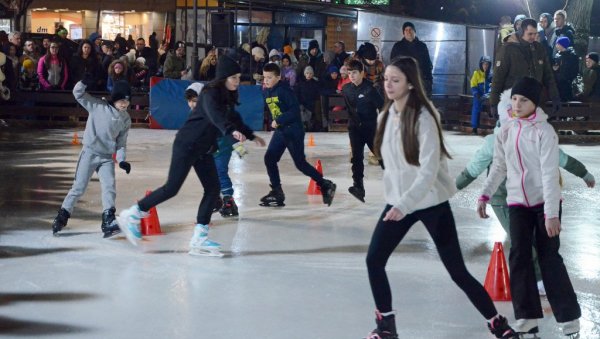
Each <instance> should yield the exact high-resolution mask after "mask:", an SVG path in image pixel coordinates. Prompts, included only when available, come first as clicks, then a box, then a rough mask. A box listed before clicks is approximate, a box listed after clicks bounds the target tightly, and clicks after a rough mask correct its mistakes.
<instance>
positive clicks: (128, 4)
mask: <svg viewBox="0 0 600 339" xmlns="http://www.w3.org/2000/svg"><path fill="white" fill-rule="evenodd" d="M29 8H30V9H36V8H46V9H48V10H56V9H67V10H74V11H83V10H88V11H97V10H98V9H100V10H103V11H136V12H175V8H176V2H175V1H174V0H136V1H122V0H95V1H81V0H34V1H33V3H32V4H31V6H29Z"/></svg>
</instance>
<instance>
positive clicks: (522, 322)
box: [512, 319, 539, 339]
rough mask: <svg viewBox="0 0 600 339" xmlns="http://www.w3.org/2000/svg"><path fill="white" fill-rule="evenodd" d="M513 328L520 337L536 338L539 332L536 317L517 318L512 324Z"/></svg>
mask: <svg viewBox="0 0 600 339" xmlns="http://www.w3.org/2000/svg"><path fill="white" fill-rule="evenodd" d="M512 328H513V330H514V331H515V332H516V333H517V334H519V338H520V339H538V338H539V337H538V336H537V333H538V332H539V328H538V322H537V319H517V321H516V322H515V323H514V324H513V325H512Z"/></svg>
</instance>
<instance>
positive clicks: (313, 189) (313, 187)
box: [306, 160, 323, 195]
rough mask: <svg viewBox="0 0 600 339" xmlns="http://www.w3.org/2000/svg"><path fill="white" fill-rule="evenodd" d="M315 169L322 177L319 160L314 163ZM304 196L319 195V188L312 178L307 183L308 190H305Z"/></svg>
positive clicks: (321, 167)
mask: <svg viewBox="0 0 600 339" xmlns="http://www.w3.org/2000/svg"><path fill="white" fill-rule="evenodd" d="M315 169H316V170H317V172H319V173H321V175H323V166H321V160H317V162H316V163H315ZM306 194H315V195H316V194H319V195H320V194H321V187H319V185H317V182H316V181H314V180H313V179H312V178H311V179H310V181H309V182H308V189H307V190H306Z"/></svg>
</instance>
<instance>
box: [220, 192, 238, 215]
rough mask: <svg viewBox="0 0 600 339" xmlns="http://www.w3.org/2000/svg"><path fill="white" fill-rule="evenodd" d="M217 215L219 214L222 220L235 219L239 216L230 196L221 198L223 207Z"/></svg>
mask: <svg viewBox="0 0 600 339" xmlns="http://www.w3.org/2000/svg"><path fill="white" fill-rule="evenodd" d="M219 213H221V216H222V217H224V218H227V217H237V216H238V215H239V213H238V208H237V205H236V204H235V200H233V197H232V196H231V195H226V196H224V197H223V207H221V209H220V210H219Z"/></svg>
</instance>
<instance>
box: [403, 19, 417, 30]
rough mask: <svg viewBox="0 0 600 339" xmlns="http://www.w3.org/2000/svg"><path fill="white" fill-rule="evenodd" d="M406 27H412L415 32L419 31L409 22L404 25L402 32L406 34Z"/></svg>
mask: <svg viewBox="0 0 600 339" xmlns="http://www.w3.org/2000/svg"><path fill="white" fill-rule="evenodd" d="M406 27H411V28H412V29H413V31H415V32H416V31H417V30H416V29H415V25H414V24H413V23H412V22H410V21H407V22H405V23H404V24H403V25H402V32H404V29H406Z"/></svg>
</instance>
